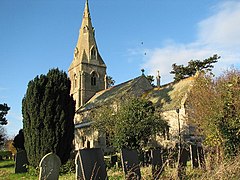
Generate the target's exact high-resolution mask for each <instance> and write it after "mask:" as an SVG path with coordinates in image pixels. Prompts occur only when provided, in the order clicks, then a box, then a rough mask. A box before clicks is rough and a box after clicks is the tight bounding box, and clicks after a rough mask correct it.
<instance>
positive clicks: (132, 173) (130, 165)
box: [121, 149, 141, 180]
mask: <svg viewBox="0 0 240 180" xmlns="http://www.w3.org/2000/svg"><path fill="white" fill-rule="evenodd" d="M121 158H122V167H123V171H124V173H125V177H126V179H136V180H138V179H141V172H140V166H139V160H138V154H137V151H136V150H128V149H122V150H121Z"/></svg>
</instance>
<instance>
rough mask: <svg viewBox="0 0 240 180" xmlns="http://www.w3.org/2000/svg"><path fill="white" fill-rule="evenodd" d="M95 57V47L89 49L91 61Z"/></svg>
mask: <svg viewBox="0 0 240 180" xmlns="http://www.w3.org/2000/svg"><path fill="white" fill-rule="evenodd" d="M96 56H97V51H96V49H95V47H93V48H92V49H91V59H96Z"/></svg>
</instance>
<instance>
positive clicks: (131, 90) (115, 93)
mask: <svg viewBox="0 0 240 180" xmlns="http://www.w3.org/2000/svg"><path fill="white" fill-rule="evenodd" d="M151 89H153V87H152V85H151V83H150V82H149V81H148V79H147V78H146V76H144V75H141V76H139V77H137V78H134V79H131V80H129V81H127V82H124V83H121V84H119V85H116V86H113V87H110V88H108V89H106V90H102V91H99V92H97V93H96V94H95V95H94V96H93V97H92V98H91V99H90V100H89V101H88V102H87V103H86V104H85V105H84V106H82V107H80V109H78V110H77V113H81V112H83V111H87V110H90V109H92V108H95V107H99V106H102V105H103V104H107V103H111V102H113V101H115V100H117V99H120V98H122V97H123V96H126V95H129V94H133V95H135V96H142V94H143V93H144V92H146V91H148V90H151Z"/></svg>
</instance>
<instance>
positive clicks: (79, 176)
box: [75, 151, 83, 179]
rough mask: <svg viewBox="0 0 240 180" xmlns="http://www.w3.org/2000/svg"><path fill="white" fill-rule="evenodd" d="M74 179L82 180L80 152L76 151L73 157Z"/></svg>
mask: <svg viewBox="0 0 240 180" xmlns="http://www.w3.org/2000/svg"><path fill="white" fill-rule="evenodd" d="M75 167H76V173H75V175H76V177H75V179H83V174H82V167H81V162H80V152H79V151H78V152H77V154H76V157H75Z"/></svg>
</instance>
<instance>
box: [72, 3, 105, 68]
mask: <svg viewBox="0 0 240 180" xmlns="http://www.w3.org/2000/svg"><path fill="white" fill-rule="evenodd" d="M82 62H84V63H90V64H92V63H94V64H97V65H101V66H106V65H105V63H104V62H103V60H102V58H101V56H100V54H99V52H98V48H97V43H96V40H95V30H94V28H93V26H92V21H91V16H90V11H89V4H88V0H86V2H85V8H84V12H83V18H82V25H81V28H80V30H79V37H78V42H77V46H76V48H75V51H74V61H73V63H72V64H71V66H70V69H71V68H73V67H74V66H75V65H77V64H80V63H82Z"/></svg>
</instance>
